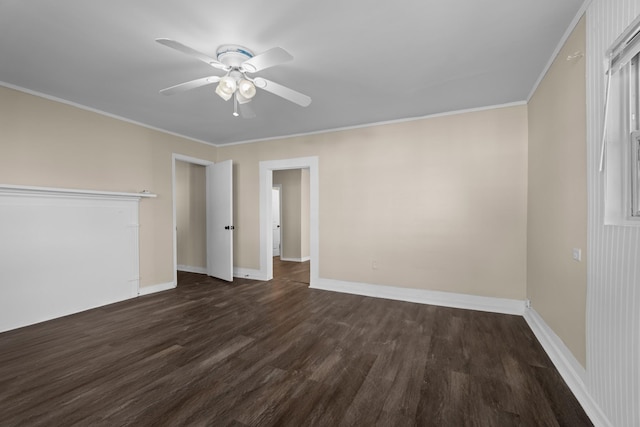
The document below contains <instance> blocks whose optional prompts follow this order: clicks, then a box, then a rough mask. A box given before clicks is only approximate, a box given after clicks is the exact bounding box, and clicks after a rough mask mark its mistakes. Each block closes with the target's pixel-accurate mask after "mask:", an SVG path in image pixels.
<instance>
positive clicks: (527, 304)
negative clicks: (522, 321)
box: [524, 298, 531, 308]
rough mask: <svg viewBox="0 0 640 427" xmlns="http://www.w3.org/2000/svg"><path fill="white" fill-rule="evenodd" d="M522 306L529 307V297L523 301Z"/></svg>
mask: <svg viewBox="0 0 640 427" xmlns="http://www.w3.org/2000/svg"><path fill="white" fill-rule="evenodd" d="M524 306H525V307H526V308H531V300H530V299H529V298H527V299H526V300H525V301H524Z"/></svg>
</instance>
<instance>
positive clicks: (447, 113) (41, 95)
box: [0, 0, 590, 148]
mask: <svg viewBox="0 0 640 427" xmlns="http://www.w3.org/2000/svg"><path fill="white" fill-rule="evenodd" d="M589 1H590V0H587V1H586V2H589ZM581 10H582V9H581ZM545 72H546V69H545ZM543 75H544V73H543ZM0 86H4V87H6V88H9V89H13V90H16V91H18V92H24V93H27V94H29V95H33V96H37V97H39V98H44V99H48V100H50V101H54V102H59V103H61V104H66V105H70V106H72V107H75V108H78V109H80V110H85V111H90V112H92V113H96V114H100V115H102V116H106V117H110V118H112V119H115V120H120V121H123V122H126V123H131V124H134V125H137V126H141V127H143V128H146V129H151V130H154V131H157V132H162V133H165V134H167V135H173V136H176V137H178V138H184V139H187V140H190V141H193V142H197V143H200V144H206V145H210V146H213V147H216V148H220V147H228V146H232V145H239V144H251V143H253V142H261V141H272V140H277V139H287V138H296V137H300V136H308V135H317V134H323V133H330V132H340V131H344V130H351V129H362V128H368V127H373V126H382V125H389V124H395V123H404V122H412V121H416V120H423V119H430V118H435V117H442V116H454V115H457V114H465V113H474V112H477V111H485V110H494V109H497V108H505V107H515V106H520V105H526V104H527V102H528V99H527V100H525V101H515V102H508V103H505V104H496V105H487V106H483V107H475V108H467V109H462V110H452V111H445V112H442V113H435V114H427V115H425V116H417V117H408V118H402V119H395V120H386V121H381V122H373V123H363V124H360V125H352V126H343V127H338V128H330V129H323V130H318V131H312V132H301V133H296V134H291V135H276V136H270V137H267V138H256V139H249V140H245V141H234V142H227V143H217V144H216V143H213V142H209V141H204V140H202V139H197V138H193V137H190V136H186V135H182V134H179V133H176V132H172V131H169V130H166V129H162V128H159V127H155V126H151V125H147V124H144V123H142V122H137V121H135V120H131V119H127V118H126V117H122V116H118V115H115V114H111V113H107V112H106V111H102V110H98V109H96V108H91V107H87V106H86V105H82V104H78V103H76V102H72V101H68V100H66V99H62V98H58V97H55V96H52V95H47V94H45V93H41V92H37V91H34V90H31V89H27V88H23V87H21V86H16V85H12V84H10V83H7V82H3V81H0ZM536 86H537V84H536ZM532 93H533V92H532Z"/></svg>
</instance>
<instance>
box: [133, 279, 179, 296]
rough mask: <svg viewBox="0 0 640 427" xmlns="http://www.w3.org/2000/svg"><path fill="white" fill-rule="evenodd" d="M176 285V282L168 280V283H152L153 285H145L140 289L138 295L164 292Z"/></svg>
mask: <svg viewBox="0 0 640 427" xmlns="http://www.w3.org/2000/svg"><path fill="white" fill-rule="evenodd" d="M175 287H176V284H175V283H173V282H167V283H158V284H157V285H151V286H143V287H141V288H140V289H138V295H139V296H141V295H149V294H155V293H156V292H162V291H168V290H169V289H173V288H175Z"/></svg>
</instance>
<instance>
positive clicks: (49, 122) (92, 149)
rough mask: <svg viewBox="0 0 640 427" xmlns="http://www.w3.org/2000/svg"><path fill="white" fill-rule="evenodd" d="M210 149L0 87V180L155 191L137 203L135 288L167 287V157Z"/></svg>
mask: <svg viewBox="0 0 640 427" xmlns="http://www.w3.org/2000/svg"><path fill="white" fill-rule="evenodd" d="M173 152H175V153H180V154H185V155H189V156H193V157H198V158H202V159H206V160H215V156H216V148H215V147H212V146H209V145H206V144H201V143H197V142H193V141H190V140H187V139H184V138H179V137H176V136H172V135H168V134H166V133H162V132H158V131H154V130H151V129H147V128H144V127H141V126H137V125H134V124H131V123H127V122H123V121H120V120H116V119H112V118H109V117H106V116H103V115H100V114H96V113H92V112H89V111H85V110H81V109H78V108H75V107H72V106H69V105H66V104H61V103H57V102H53V101H49V100H46V99H43V98H39V97H36V96H32V95H28V94H25V93H22V92H18V91H15V90H12V89H7V88H3V87H0V153H1V155H0V182H1V183H4V184H15V185H35V186H49V187H67V188H86V189H94V190H107V191H126V192H139V191H142V190H144V189H146V190H149V191H151V192H153V193H157V194H158V197H157V198H156V199H145V200H142V201H141V202H140V275H141V278H140V280H141V286H149V285H155V284H161V283H168V282H172V281H173V276H174V272H173V232H172V229H173V218H172V216H173V205H172V194H171V187H172V182H171V180H172V173H171V168H172V165H171V163H172V159H171V154H172V153H173Z"/></svg>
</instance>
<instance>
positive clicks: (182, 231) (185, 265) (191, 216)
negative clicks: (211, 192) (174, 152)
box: [175, 160, 207, 274]
mask: <svg viewBox="0 0 640 427" xmlns="http://www.w3.org/2000/svg"><path fill="white" fill-rule="evenodd" d="M205 168H206V167H205V166H204V165H199V164H196V163H190V162H186V161H183V160H176V162H175V201H176V215H175V216H176V228H175V229H176V262H177V266H176V269H177V270H178V271H179V272H188V273H198V274H207V193H206V169H205Z"/></svg>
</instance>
